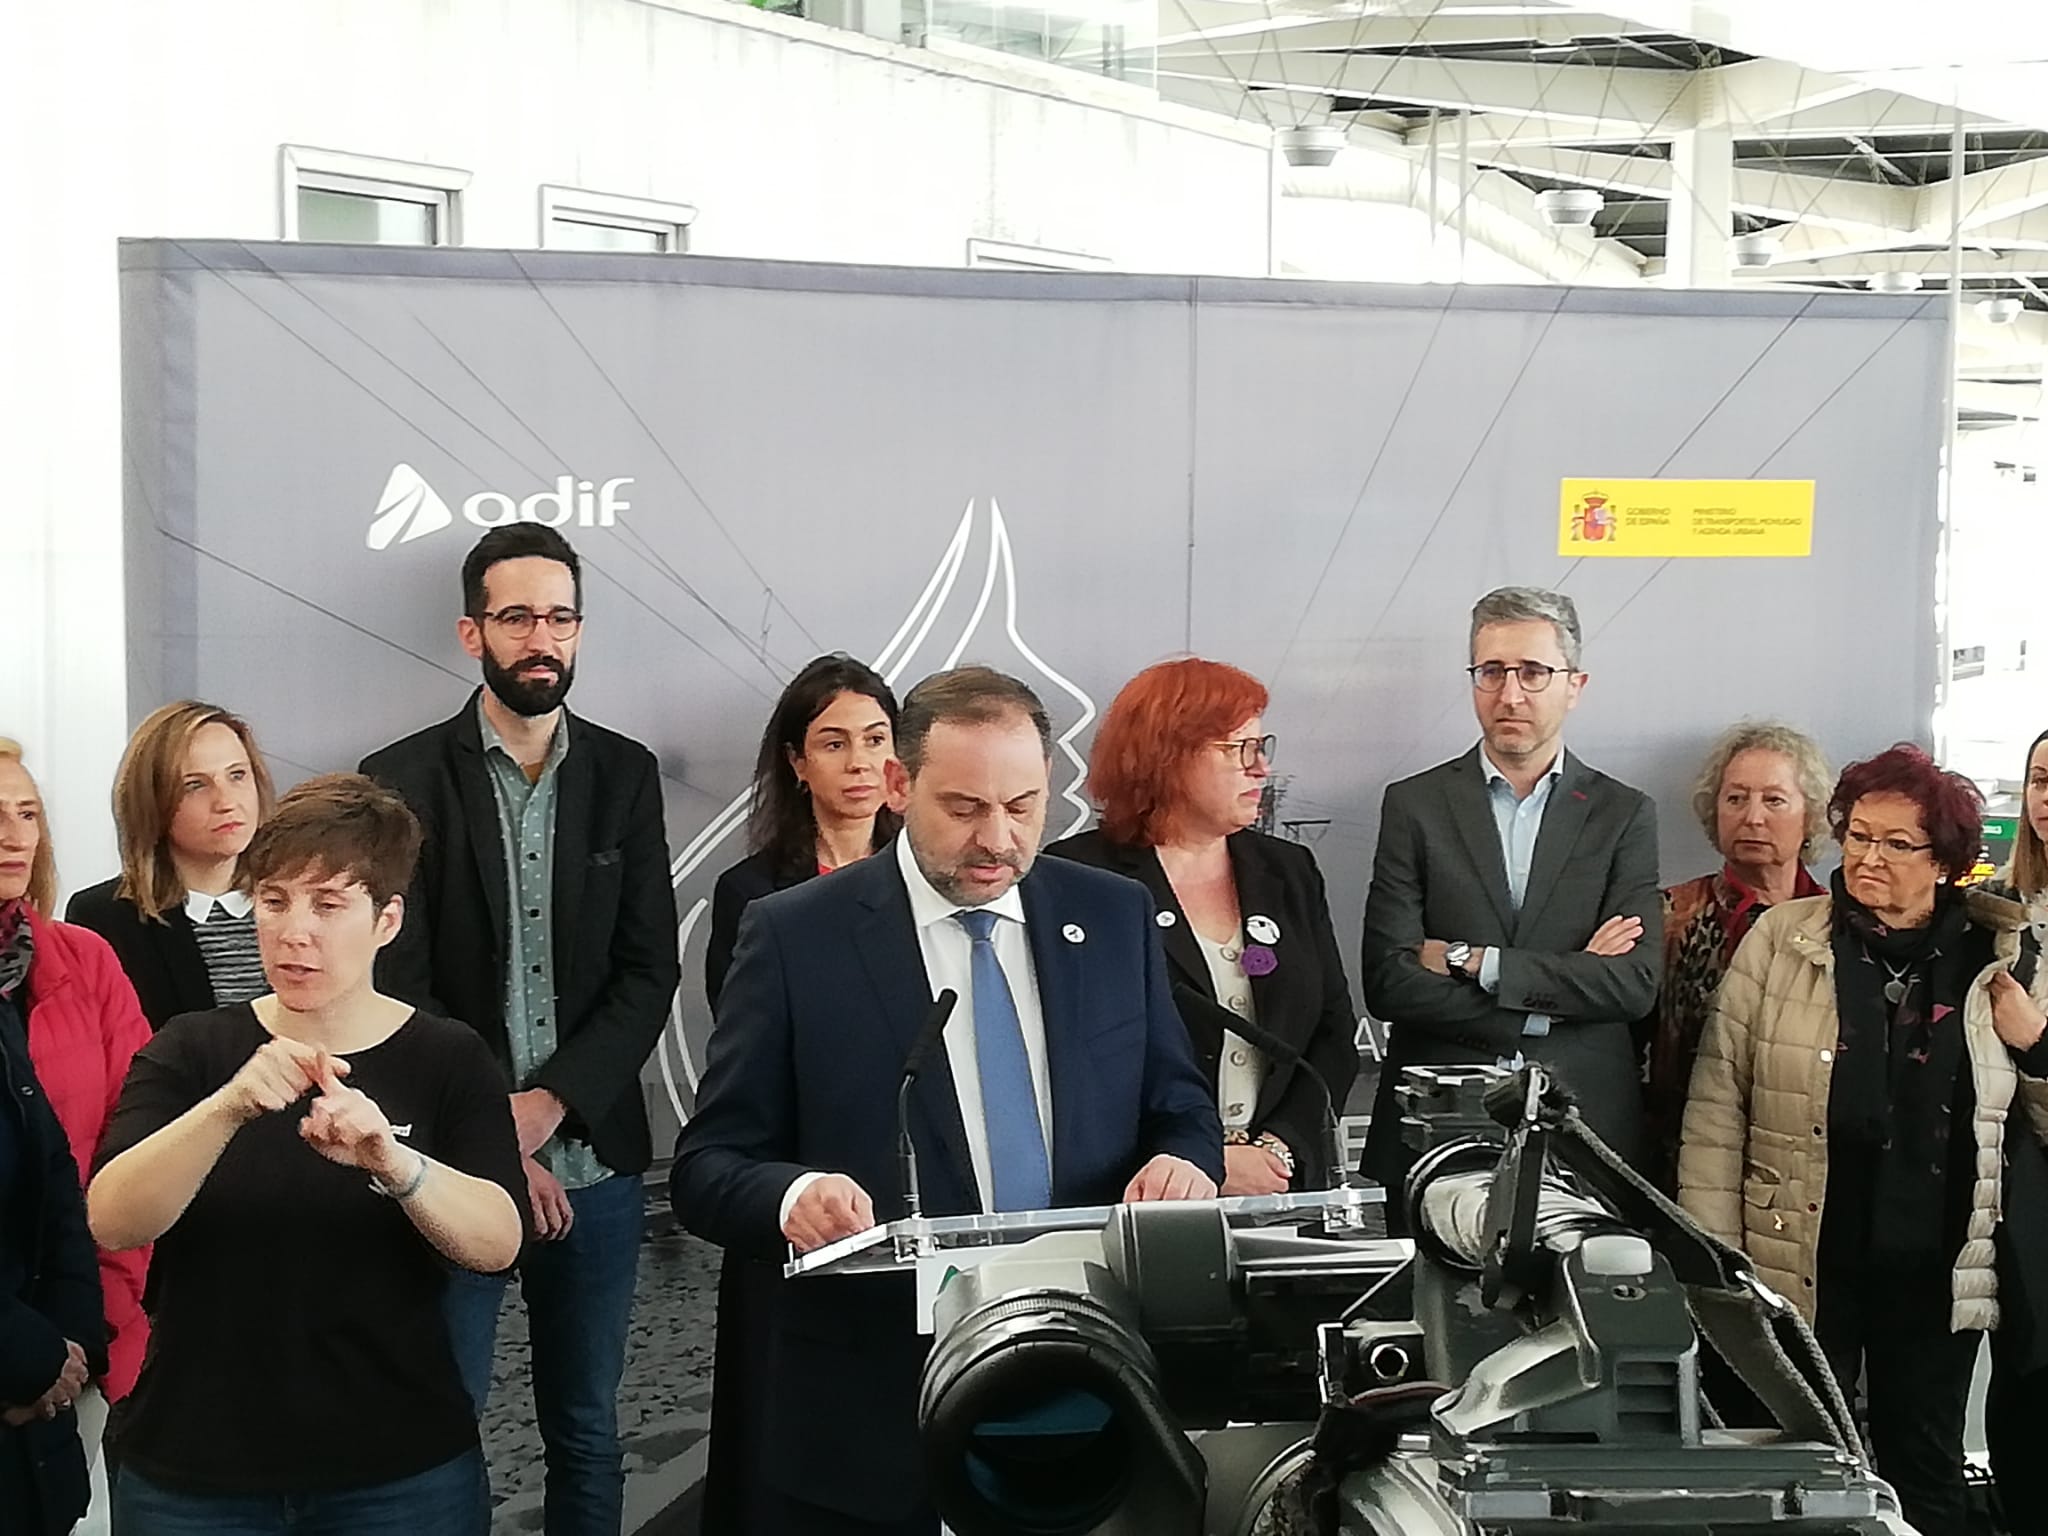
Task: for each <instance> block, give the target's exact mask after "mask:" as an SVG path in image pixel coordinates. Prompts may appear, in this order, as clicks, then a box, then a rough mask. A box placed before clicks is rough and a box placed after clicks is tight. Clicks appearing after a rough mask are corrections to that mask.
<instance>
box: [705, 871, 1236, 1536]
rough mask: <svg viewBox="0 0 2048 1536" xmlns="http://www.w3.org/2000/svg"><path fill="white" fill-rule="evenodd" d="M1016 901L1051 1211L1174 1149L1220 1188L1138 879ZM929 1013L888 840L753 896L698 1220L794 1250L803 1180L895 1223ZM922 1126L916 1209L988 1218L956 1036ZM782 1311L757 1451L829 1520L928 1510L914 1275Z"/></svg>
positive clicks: (928, 1093) (843, 1288)
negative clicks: (903, 1127)
mask: <svg viewBox="0 0 2048 1536" xmlns="http://www.w3.org/2000/svg"><path fill="white" fill-rule="evenodd" d="M1019 891H1020V893H1021V896H1022V900H1023V905H1024V913H1025V919H1026V925H1027V929H1028V932H1029V936H1030V947H1031V956H1032V963H1033V966H1034V968H1035V970H1036V973H1037V979H1038V989H1039V997H1040V1001H1041V1004H1042V1010H1043V1013H1044V1017H1045V1037H1046V1058H1047V1066H1048V1071H1049V1075H1050V1078H1051V1087H1052V1126H1051V1128H1050V1129H1051V1136H1050V1151H1051V1156H1052V1192H1053V1204H1054V1205H1056V1206H1078V1205H1109V1204H1114V1203H1115V1202H1116V1201H1117V1200H1118V1199H1119V1198H1120V1197H1121V1195H1122V1193H1123V1190H1124V1187H1125V1186H1126V1184H1128V1183H1129V1181H1130V1179H1131V1176H1132V1175H1133V1174H1135V1173H1136V1172H1137V1171H1138V1169H1139V1168H1141V1167H1142V1166H1143V1165H1144V1164H1145V1163H1146V1162H1147V1161H1148V1160H1149V1159H1151V1158H1152V1157H1154V1156H1156V1155H1158V1154H1160V1153H1168V1154H1171V1155H1172V1156H1175V1157H1180V1158H1185V1159H1186V1160H1187V1161H1188V1162H1191V1163H1193V1164H1194V1165H1195V1166H1197V1167H1199V1168H1201V1169H1202V1170H1204V1171H1205V1172H1206V1173H1208V1174H1209V1175H1210V1176H1211V1177H1212V1178H1215V1179H1217V1180H1218V1181H1219V1182H1220V1181H1221V1179H1222V1174H1223V1146H1222V1141H1223V1134H1222V1126H1221V1122H1220V1121H1219V1119H1218V1116H1217V1112H1216V1101H1215V1098H1214V1096H1213V1093H1212V1090H1211V1088H1210V1086H1209V1084H1208V1082H1207V1080H1206V1079H1205V1078H1204V1077H1203V1075H1202V1072H1201V1070H1200V1069H1199V1068H1198V1067H1197V1066H1196V1064H1195V1058H1194V1053H1193V1051H1192V1049H1191V1047H1190V1045H1189V1043H1188V1036H1187V1030H1186V1028H1185V1026H1184V1025H1183V1024H1182V1023H1181V1020H1180V1015H1179V1014H1178V1013H1177V1012H1176V1011H1175V1009H1174V1005H1173V996H1172V992H1171V989H1170V986H1169V983H1168V980H1167V972H1166V965H1165V958H1164V955H1163V952H1162V950H1161V946H1160V943H1159V939H1158V933H1157V930H1156V928H1155V927H1154V924H1153V910H1152V899H1151V897H1150V896H1149V895H1148V894H1147V893H1146V891H1145V888H1144V887H1143V886H1141V885H1139V884H1138V883H1137V882H1135V881H1133V880H1127V879H1125V878H1123V877H1122V876H1120V875H1113V874H1109V873H1108V872H1106V871H1103V870H1097V869H1091V868H1087V867H1085V866H1082V865H1078V864H1073V863H1069V862H1067V861H1065V860H1060V859H1041V860H1039V861H1038V862H1037V863H1036V864H1035V865H1034V866H1033V868H1032V871H1031V873H1030V874H1029V875H1028V876H1026V877H1025V879H1024V881H1023V882H1022V884H1021V885H1020V887H1019ZM930 1006H931V988H930V985H929V983H928V981H927V979H926V975H925V969H924V957H923V953H922V951H921V950H920V949H919V947H918V941H917V932H916V929H915V926H914V924H913V921H912V917H911V910H910V897H909V893H908V892H907V891H906V890H905V889H904V885H903V876H902V872H901V870H900V869H899V868H898V867H897V862H896V856H895V853H894V851H893V849H892V850H884V851H883V852H881V853H878V854H876V855H875V856H873V857H871V858H868V859H864V860H862V861H861V862H860V863H859V864H855V865H852V866H850V867H848V868H846V869H843V870H841V871H839V872H837V873H835V874H833V875H832V876H830V877H829V878H826V879H822V880H813V881H809V882H807V883H805V884H803V885H801V886H797V887H795V888H794V889H791V890H788V891H782V892H778V893H777V894H775V895H772V896H768V897H764V898H762V899H761V900H759V901H756V902H754V903H753V904H752V905H751V906H749V907H748V908H747V913H746V917H745V919H744V920H743V921H742V924H741V927H740V935H739V944H738V947H737V949H736V951H735V953H734V956H733V963H732V970H731V971H730V973H729V974H728V975H727V977H726V982H725V989H724V992H723V993H722V995H721V997H720V999H719V1007H718V1022H717V1027H716V1029H715V1030H714V1031H713V1034H712V1037H711V1046H710V1054H709V1059H708V1062H707V1064H706V1067H705V1072H704V1077H703V1081H702V1085H701V1087H700V1089H699V1091H698V1099H697V1112H696V1114H695V1115H694V1116H693V1117H692V1118H691V1120H690V1122H689V1124H688V1125H687V1126H685V1127H684V1129H683V1133H682V1137H681V1139H680V1140H679V1141H678V1143H677V1147H676V1160H675V1167H674V1172H673V1173H672V1175H671V1178H670V1194H671V1197H672V1199H673V1200H674V1203H675V1209H676V1214H677V1216H678V1217H679V1218H680V1219H681V1220H682V1222H683V1224H684V1225H685V1226H686V1227H688V1228H689V1229H690V1230H691V1231H692V1232H695V1233H697V1234H698V1235H699V1236H701V1237H705V1238H708V1239H709V1240H710V1241H712V1242H715V1243H718V1244H721V1245H723V1246H725V1247H727V1248H732V1249H736V1250H740V1251H743V1252H747V1253H752V1254H759V1255H763V1256H771V1255H773V1256H780V1255H782V1254H784V1253H785V1252H786V1247H785V1244H784V1241H783V1238H782V1235H781V1227H780V1222H779V1220H778V1217H779V1215H780V1207H781V1203H782V1197H783V1194H784V1192H785V1191H786V1190H787V1189H788V1187H789V1184H790V1181H791V1180H793V1179H795V1178H796V1177H797V1176H798V1175H799V1174H801V1173H804V1172H807V1171H810V1170H812V1169H822V1170H825V1171H828V1172H833V1173H843V1174H846V1175H848V1176H850V1177H851V1178H853V1179H854V1180H855V1181H856V1182H857V1183H858V1184H859V1185H860V1186H861V1188H863V1189H864V1190H866V1191H867V1192H868V1194H869V1196H870V1197H871V1198H872V1199H873V1200H874V1203H875V1217H876V1220H878V1221H888V1220H892V1219H894V1218H895V1217H897V1216H900V1215H901V1214H902V1213H903V1194H902V1190H901V1188H900V1183H899V1176H898V1172H897V1164H896V1158H895V1148H896V1089H897V1085H898V1083H899V1081H900V1080H901V1077H902V1071H903V1064H904V1058H905V1056H906V1055H907V1054H908V1053H909V1051H910V1048H911V1046H912V1044H913V1042H914V1041H915V1038H916V1036H917V1033H918V1029H919V1026H920V1025H921V1024H922V1023H923V1021H924V1019H925V1016H926V1014H927V1012H928V1011H929V1009H930ZM962 1006H963V1007H964V1006H965V1003H964V1002H963V1004H962ZM910 1118H911V1136H912V1140H913V1141H914V1143H915V1145H916V1147H917V1154H918V1171H919V1178H920V1182H921V1185H922V1190H923V1197H924V1210H925V1213H926V1214H927V1215H934V1216H937V1215H956V1214H964V1213H968V1212H973V1211H978V1210H980V1208H981V1202H980V1197H979V1194H978V1192H977V1190H976V1186H975V1182H974V1174H973V1169H972V1166H971V1164H970V1162H969V1159H968V1151H967V1134H966V1129H965V1126H964V1124H963V1122H962V1120H961V1115H960V1106H959V1101H958V1099H957V1097H956V1096H955V1093H954V1089H953V1076H952V1072H951V1069H950V1067H949V1065H948V1063H947V1059H946V1052H945V1050H944V1048H943V1046H941V1047H939V1048H937V1049H935V1050H934V1051H933V1053H932V1056H931V1058H930V1060H929V1061H928V1062H927V1063H926V1066H925V1069H924V1071H923V1073H922V1075H921V1076H920V1077H919V1079H918V1083H917V1086H916V1087H915V1089H913V1090H912V1094H911V1117H910ZM773 1311H774V1318H773V1322H772V1325H771V1326H772V1331H773V1334H774V1338H773V1340H772V1344H771V1350H770V1356H769V1359H770V1362H771V1364H770V1366H769V1372H768V1375H769V1379H768V1380H767V1381H766V1382H764V1383H762V1384H761V1386H762V1388H763V1389H764V1390H763V1391H762V1392H760V1393H757V1394H756V1397H757V1400H758V1399H765V1402H764V1406H763V1418H762V1421H761V1422H758V1423H755V1424H752V1425H750V1426H748V1428H747V1431H746V1432H747V1434H748V1437H749V1438H750V1439H756V1437H765V1439H757V1440H756V1444H757V1446H761V1447H763V1448H765V1449H766V1452H767V1455H766V1461H765V1466H766V1475H767V1476H768V1477H769V1478H770V1480H772V1481H774V1482H777V1483H780V1484H782V1485H783V1486H782V1490H781V1491H782V1492H783V1493H784V1494H785V1495H786V1496H787V1497H789V1498H792V1499H796V1500H798V1501H800V1502H802V1503H806V1504H814V1505H820V1506H822V1507H823V1510H835V1511H838V1512H840V1513H842V1514H845V1515H852V1516H855V1517H856V1518H859V1519H865V1520H869V1521H877V1522H896V1521H902V1520H905V1519H906V1518H913V1517H915V1516H916V1515H917V1514H918V1512H919V1510H920V1509H921V1507H922V1506H923V1505H924V1501H925V1494H924V1478H923V1473H922V1468H921V1464H920V1459H919V1454H918V1449H917V1441H916V1426H915V1400H916V1385H917V1375H918V1370H919V1368H920V1367H921V1365H922V1361H923V1357H924V1351H925V1347H926V1343H927V1341H926V1340H923V1339H921V1338H918V1337H917V1336H916V1333H915V1328H914V1321H913V1311H912V1293H911V1288H910V1285H909V1283H908V1280H907V1278H906V1277H900V1276H872V1277H869V1276H858V1277H815V1278H810V1279H805V1280H798V1281H789V1282H781V1283H780V1284H779V1285H778V1287H777V1294H776V1298H775V1302H774V1307H773ZM785 1471H786V1478H785V1477H783V1476H778V1475H777V1473H778V1472H785ZM821 1512H822V1511H821ZM773 1527H774V1522H773V1521H772V1520H765V1521H763V1522H762V1524H761V1527H760V1528H761V1529H762V1530H763V1531H764V1533H765V1532H767V1531H769V1530H772V1529H773ZM802 1527H803V1528H805V1529H826V1528H829V1524H826V1525H815V1526H814V1525H811V1524H809V1523H807V1522H804V1523H802ZM788 1528H790V1529H795V1528H797V1523H792V1524H791V1525H790V1526H789V1527H788Z"/></svg>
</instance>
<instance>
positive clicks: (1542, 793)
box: [1479, 747, 1564, 1038]
mask: <svg viewBox="0 0 2048 1536" xmlns="http://www.w3.org/2000/svg"><path fill="white" fill-rule="evenodd" d="M1479 761H1480V762H1481V763H1482V764H1483V765H1484V766H1485V768H1486V798H1487V802H1488V803H1489V804H1490V805H1492V807H1493V824H1494V826H1495V827H1496V828H1497V829H1498V830H1499V832H1500V857H1501V863H1502V864H1504V865H1506V866H1507V872H1508V901H1509V902H1510V903H1511V904H1512V905H1513V906H1514V909H1515V910H1516V911H1517V912H1519V911H1521V910H1522V898H1523V897H1524V896H1526V895H1527V894H1528V893H1529V866H1530V865H1531V864H1533V863H1534V862H1535V860H1536V839H1537V838H1538V837H1539V836H1541V835H1542V832H1543V813H1544V811H1545V810H1546V809H1547V808H1548V807H1549V805H1550V792H1551V791H1552V790H1554V789H1556V788H1557V781H1558V780H1559V779H1561V778H1563V777H1564V749H1563V748H1561V747H1560V748H1559V749H1558V753H1557V761H1556V762H1554V763H1552V764H1551V765H1550V772H1548V773H1546V774H1545V775H1543V777H1542V778H1540V779H1538V780H1537V781H1536V787H1535V788H1534V789H1532V790H1530V791H1529V793H1528V795H1527V796H1526V797H1525V798H1523V799H1520V800H1517V799H1516V798H1515V786H1514V785H1512V784H1510V783H1509V782H1508V780H1507V775H1506V774H1504V773H1502V772H1501V771H1500V770H1499V769H1498V768H1496V767H1494V766H1493V759H1492V758H1490V757H1488V756H1487V755H1486V753H1485V752H1484V751H1483V750H1482V751H1481V752H1480V754H1479ZM1479 985H1480V986H1482V987H1484V988H1485V989H1486V990H1487V991H1488V992H1499V991H1500V949H1499V947H1498V946H1496V945H1492V944H1489V945H1487V947H1486V958H1485V959H1483V960H1481V961H1480V962H1479ZM1522 1033H1523V1035H1525V1036H1528V1037H1530V1038H1540V1037H1542V1036H1544V1035H1547V1034H1549V1033H1550V1015H1549V1014H1547V1013H1532V1014H1529V1015H1527V1016H1526V1017H1525V1018H1524V1020H1523V1023H1522Z"/></svg>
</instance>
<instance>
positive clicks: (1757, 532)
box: [1557, 480, 1813, 559]
mask: <svg viewBox="0 0 2048 1536" xmlns="http://www.w3.org/2000/svg"><path fill="white" fill-rule="evenodd" d="M1560 486H1561V489H1560V494H1559V497H1558V525H1557V552H1558V553H1559V554H1560V555H1608V556H1621V557H1624V558H1625V557H1629V556H1634V557H1636V558H1638V559H1642V558H1650V559H1670V558H1674V557H1678V558H1683V557H1686V556H1702V555H1704V556H1714V555H1721V556H1729V555H1776V556H1781V557H1782V556H1800V555H1810V554H1812V553H1813V482H1812V481H1811V480H1565V481H1562V482H1560Z"/></svg>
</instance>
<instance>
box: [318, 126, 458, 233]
mask: <svg viewBox="0 0 2048 1536" xmlns="http://www.w3.org/2000/svg"><path fill="white" fill-rule="evenodd" d="M469 182H470V173H469V172H468V171H464V170H458V169H456V168H455V167H454V166H450V165H428V164H426V163H425V162H423V161H417V160H387V159H385V158H383V157H382V156H379V155H359V154H356V153H354V152H352V151H350V150H344V149H316V148H314V147H312V146H311V145H307V144H286V145H283V146H281V147H280V149H279V153H278V187H279V205H280V206H279V221H278V222H279V227H280V228H281V229H282V231H283V234H284V238H285V239H287V240H296V239H298V238H299V193H300V191H301V190H305V191H311V192H340V193H343V194H346V195H350V196H354V197H382V198H389V199H391V200H393V201H395V202H401V203H419V204H421V205H423V206H425V207H428V208H431V209H433V210H434V244H435V245H460V244H461V243H462V194H463V192H464V191H466V190H467V189H468V187H469Z"/></svg>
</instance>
